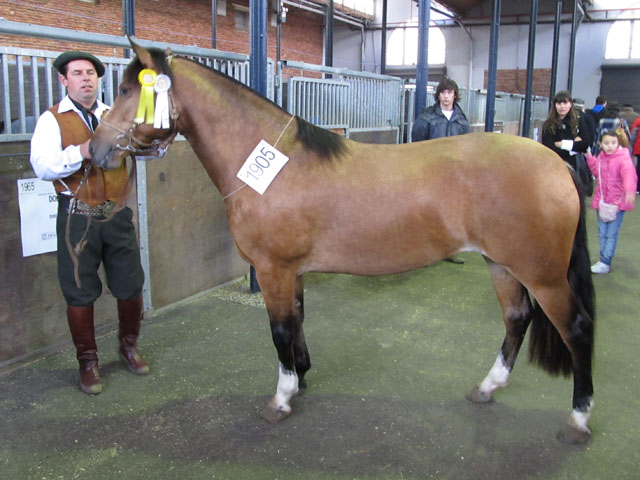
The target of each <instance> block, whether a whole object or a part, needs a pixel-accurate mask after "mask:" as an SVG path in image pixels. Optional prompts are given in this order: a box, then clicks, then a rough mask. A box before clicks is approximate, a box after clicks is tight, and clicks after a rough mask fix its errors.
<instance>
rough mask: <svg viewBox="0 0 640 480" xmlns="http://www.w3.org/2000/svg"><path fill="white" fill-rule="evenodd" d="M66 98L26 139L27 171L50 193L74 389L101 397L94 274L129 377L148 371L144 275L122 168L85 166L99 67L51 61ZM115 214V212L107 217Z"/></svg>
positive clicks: (78, 56) (86, 60) (91, 60)
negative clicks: (141, 340) (113, 307)
mask: <svg viewBox="0 0 640 480" xmlns="http://www.w3.org/2000/svg"><path fill="white" fill-rule="evenodd" d="M53 66H54V67H55V69H56V70H57V71H58V72H59V74H60V75H59V79H60V82H61V83H62V84H63V85H64V86H65V87H66V89H67V96H66V97H64V98H63V99H62V100H61V101H60V102H59V103H57V104H56V105H54V106H53V107H51V108H50V109H49V110H47V111H46V112H44V113H43V114H42V115H41V116H40V118H39V119H38V123H37V124H36V128H35V131H34V133H33V137H32V139H31V165H32V167H33V171H34V172H35V174H36V175H37V176H38V178H40V179H42V180H48V181H51V182H53V183H54V186H55V189H56V192H57V194H58V218H57V230H56V232H57V236H58V253H57V259H58V279H59V281H60V287H61V289H62V294H63V296H64V299H65V301H66V303H67V320H68V323H69V329H70V331H71V338H72V340H73V343H74V345H75V347H76V353H77V358H78V363H79V366H80V389H81V390H82V391H83V392H85V393H87V394H90V395H95V394H98V393H100V392H101V391H102V381H101V379H100V373H99V370H98V355H97V352H98V349H97V346H96V340H95V332H94V318H93V305H94V302H95V301H96V299H97V298H98V297H99V296H100V294H101V293H102V282H101V281H100V277H99V275H98V267H99V266H100V264H101V263H102V264H103V266H104V271H105V274H106V278H107V284H108V286H109V289H110V290H111V292H112V293H113V295H114V296H115V297H116V299H117V303H118V319H119V336H118V338H119V340H120V356H121V357H122V359H123V361H124V364H125V366H126V367H127V368H128V369H129V370H130V371H131V372H133V373H135V374H138V375H145V374H147V373H148V372H149V367H148V365H147V363H146V362H145V360H144V359H143V358H142V356H141V355H140V353H139V352H138V348H137V339H138V335H139V333H140V322H141V320H142V285H143V282H144V272H143V270H142V266H141V264H140V251H139V248H138V242H137V239H136V233H135V228H134V225H133V222H132V216H133V212H132V211H131V209H130V208H128V207H124V208H116V207H117V204H118V203H123V202H124V198H121V197H124V196H125V195H126V183H127V178H128V173H127V168H126V165H124V164H123V165H122V166H121V167H120V168H117V169H115V170H101V169H99V168H98V167H96V166H95V165H93V164H92V163H91V160H90V157H91V155H90V154H89V141H90V139H91V135H92V133H93V131H94V130H95V129H96V128H97V126H98V122H99V118H100V117H101V115H102V114H103V113H104V112H105V111H107V110H108V108H109V107H108V106H107V105H105V104H104V103H102V102H101V101H100V100H98V93H99V77H101V76H102V75H104V72H105V68H104V65H103V64H102V62H101V61H100V60H99V59H98V58H96V57H95V56H94V55H91V54H90V53H87V52H81V51H69V52H65V53H63V54H61V55H60V56H59V57H58V58H56V60H55V61H54V62H53ZM113 212H116V213H113Z"/></svg>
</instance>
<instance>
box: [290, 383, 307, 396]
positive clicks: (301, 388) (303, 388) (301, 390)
mask: <svg viewBox="0 0 640 480" xmlns="http://www.w3.org/2000/svg"><path fill="white" fill-rule="evenodd" d="M306 391H307V382H306V381H304V380H300V381H299V382H298V391H297V392H296V393H294V394H293V398H295V397H301V396H302V395H304V392H306Z"/></svg>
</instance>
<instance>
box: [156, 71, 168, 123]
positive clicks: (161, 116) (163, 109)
mask: <svg viewBox="0 0 640 480" xmlns="http://www.w3.org/2000/svg"><path fill="white" fill-rule="evenodd" d="M170 88H171V79H170V78H169V77H168V76H167V75H158V77H157V78H156V83H155V84H154V85H153V89H154V90H155V92H156V94H157V96H156V108H155V116H154V119H153V128H170V122H169V89H170Z"/></svg>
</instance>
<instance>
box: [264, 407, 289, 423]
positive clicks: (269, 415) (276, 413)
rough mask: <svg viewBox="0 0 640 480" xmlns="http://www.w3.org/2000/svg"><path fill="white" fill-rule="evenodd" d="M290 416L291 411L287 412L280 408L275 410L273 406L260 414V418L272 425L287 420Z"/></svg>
mask: <svg viewBox="0 0 640 480" xmlns="http://www.w3.org/2000/svg"><path fill="white" fill-rule="evenodd" d="M289 415H291V409H289V411H286V410H283V409H280V408H273V407H272V406H271V405H268V406H267V408H265V409H264V410H263V411H262V413H261V414H260V416H261V417H262V418H263V419H264V420H266V421H267V422H268V423H271V424H274V423H278V422H279V421H281V420H284V419H285V418H287V417H288V416H289Z"/></svg>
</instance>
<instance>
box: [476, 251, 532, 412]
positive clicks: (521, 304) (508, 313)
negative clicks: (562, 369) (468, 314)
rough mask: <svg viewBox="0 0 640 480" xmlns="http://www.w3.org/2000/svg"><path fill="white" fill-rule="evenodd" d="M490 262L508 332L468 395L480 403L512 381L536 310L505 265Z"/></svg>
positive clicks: (488, 400)
mask: <svg viewBox="0 0 640 480" xmlns="http://www.w3.org/2000/svg"><path fill="white" fill-rule="evenodd" d="M486 261H487V264H488V266H489V270H490V271H491V279H492V280H493V286H494V288H495V291H496V294H497V296H498V301H499V302H500V306H501V307H502V313H503V320H504V324H505V327H506V334H505V337H504V341H503V342H502V347H501V348H500V353H499V354H498V357H497V358H496V361H495V363H494V364H493V367H491V370H490V371H489V373H488V374H487V376H486V377H485V378H484V380H482V382H480V383H479V384H478V385H476V386H475V387H474V389H473V390H472V391H471V393H470V394H469V396H468V398H469V400H471V401H473V402H476V403H487V402H490V401H491V400H493V392H495V391H496V390H497V389H498V388H501V387H506V386H507V384H508V383H509V375H510V374H511V371H512V369H513V366H514V364H515V362H516V357H517V356H518V352H519V351H520V347H521V346H522V341H523V339H524V335H525V333H526V331H527V327H528V326H529V322H530V321H531V313H532V306H531V300H530V299H529V294H528V293H527V290H526V289H525V288H524V286H523V285H522V284H521V283H520V282H519V281H518V280H516V279H515V278H514V277H513V275H511V274H510V273H509V272H507V271H506V270H505V269H504V268H503V267H502V266H500V265H498V264H496V263H494V262H492V261H491V260H489V259H486Z"/></svg>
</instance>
